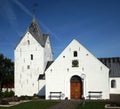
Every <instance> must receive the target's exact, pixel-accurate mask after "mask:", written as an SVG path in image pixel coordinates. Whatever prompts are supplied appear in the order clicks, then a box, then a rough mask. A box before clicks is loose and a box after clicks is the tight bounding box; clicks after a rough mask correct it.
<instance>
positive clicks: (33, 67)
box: [14, 32, 44, 96]
mask: <svg viewBox="0 0 120 109" xmlns="http://www.w3.org/2000/svg"><path fill="white" fill-rule="evenodd" d="M28 40H29V41H30V44H28ZM31 54H32V55H33V60H31ZM14 55H15V56H14V57H15V59H14V60H15V94H16V95H18V96H20V95H30V96H32V95H33V94H35V93H38V77H39V74H43V73H44V56H43V55H44V50H43V48H42V47H41V45H40V44H39V43H38V42H37V41H36V40H35V39H34V38H33V37H32V35H31V34H30V33H29V32H27V33H26V34H25V36H24V37H23V38H22V40H21V41H20V43H19V44H18V45H17V47H16V48H15V50H14ZM28 65H29V66H30V68H29V69H28V68H27V66H28Z"/></svg>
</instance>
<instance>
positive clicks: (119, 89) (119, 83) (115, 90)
mask: <svg viewBox="0 0 120 109" xmlns="http://www.w3.org/2000/svg"><path fill="white" fill-rule="evenodd" d="M111 80H115V81H116V87H115V88H111ZM110 94H120V78H119V77H113V78H111V77H110Z"/></svg>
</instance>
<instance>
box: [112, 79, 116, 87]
mask: <svg viewBox="0 0 120 109" xmlns="http://www.w3.org/2000/svg"><path fill="white" fill-rule="evenodd" d="M111 88H116V80H111Z"/></svg>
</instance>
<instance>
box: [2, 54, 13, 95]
mask: <svg viewBox="0 0 120 109" xmlns="http://www.w3.org/2000/svg"><path fill="white" fill-rule="evenodd" d="M11 82H12V83H14V63H13V62H12V61H11V59H8V58H6V57H4V56H3V55H2V54H0V97H1V92H2V84H3V83H11Z"/></svg>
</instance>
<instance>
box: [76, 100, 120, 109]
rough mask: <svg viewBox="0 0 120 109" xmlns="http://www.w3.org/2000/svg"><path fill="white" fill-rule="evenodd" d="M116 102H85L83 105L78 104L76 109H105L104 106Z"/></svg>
mask: <svg viewBox="0 0 120 109" xmlns="http://www.w3.org/2000/svg"><path fill="white" fill-rule="evenodd" d="M113 103H115V104H116V103H117V104H120V103H118V102H110V101H86V102H85V104H84V105H83V104H82V103H81V104H79V105H78V106H77V107H76V109H105V108H104V106H105V104H113Z"/></svg>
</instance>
